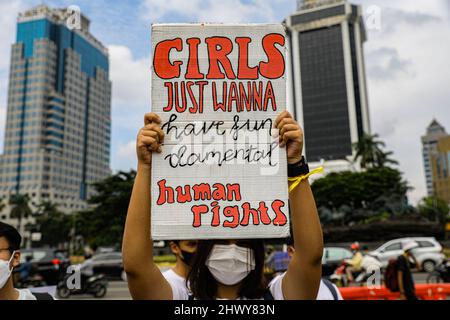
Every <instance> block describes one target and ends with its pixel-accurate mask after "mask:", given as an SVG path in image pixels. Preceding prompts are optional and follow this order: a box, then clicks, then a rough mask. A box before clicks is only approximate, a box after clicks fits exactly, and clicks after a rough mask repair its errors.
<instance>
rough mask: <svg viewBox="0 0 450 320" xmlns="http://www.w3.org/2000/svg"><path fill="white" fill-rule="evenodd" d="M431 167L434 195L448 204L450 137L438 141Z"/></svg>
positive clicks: (449, 192)
mask: <svg viewBox="0 0 450 320" xmlns="http://www.w3.org/2000/svg"><path fill="white" fill-rule="evenodd" d="M431 166H432V172H433V189H434V190H433V191H434V195H435V196H436V197H438V198H440V199H442V200H445V201H447V203H448V204H450V136H446V137H442V138H440V139H439V140H438V142H437V146H436V153H432V154H431Z"/></svg>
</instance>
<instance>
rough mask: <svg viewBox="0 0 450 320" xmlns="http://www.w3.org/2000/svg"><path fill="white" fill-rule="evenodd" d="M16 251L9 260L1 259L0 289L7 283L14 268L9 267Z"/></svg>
mask: <svg viewBox="0 0 450 320" xmlns="http://www.w3.org/2000/svg"><path fill="white" fill-rule="evenodd" d="M15 253H16V252H15V251H14V252H13V253H12V255H11V258H10V259H9V261H6V260H0V289H3V287H4V286H5V285H6V282H7V281H8V279H9V277H10V276H11V273H12V271H13V269H14V268H11V269H10V268H9V265H10V263H11V261H12V260H13V259H14V254H15Z"/></svg>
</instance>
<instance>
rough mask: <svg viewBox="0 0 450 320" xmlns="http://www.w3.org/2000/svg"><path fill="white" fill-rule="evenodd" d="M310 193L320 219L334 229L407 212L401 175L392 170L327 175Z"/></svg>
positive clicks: (404, 182) (381, 169)
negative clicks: (312, 195)
mask: <svg viewBox="0 0 450 320" xmlns="http://www.w3.org/2000/svg"><path fill="white" fill-rule="evenodd" d="M312 189H313V192H314V197H315V199H316V202H317V207H318V208H319V213H320V214H321V217H322V216H323V218H324V221H326V222H327V223H330V224H334V225H348V224H351V223H360V222H361V223H363V222H364V221H366V220H368V219H373V218H374V217H377V216H381V215H383V214H384V215H386V214H388V215H390V216H395V215H403V214H406V213H408V212H410V206H408V201H407V192H408V190H409V188H408V185H407V182H406V181H404V180H403V178H402V174H401V172H399V171H398V170H396V169H392V168H372V169H368V170H367V171H365V172H349V171H347V172H340V173H330V174H329V175H327V176H325V177H324V178H322V179H319V180H316V181H314V183H313V184H312Z"/></svg>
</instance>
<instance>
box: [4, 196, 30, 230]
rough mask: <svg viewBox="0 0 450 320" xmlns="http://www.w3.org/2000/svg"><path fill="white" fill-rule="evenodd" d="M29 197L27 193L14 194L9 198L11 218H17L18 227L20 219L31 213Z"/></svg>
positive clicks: (20, 222)
mask: <svg viewBox="0 0 450 320" xmlns="http://www.w3.org/2000/svg"><path fill="white" fill-rule="evenodd" d="M29 202H30V198H29V197H28V195H22V194H16V195H12V196H11V197H10V198H9V204H10V205H11V213H10V217H11V219H17V221H18V226H17V227H18V229H19V230H20V229H21V226H22V219H26V218H28V217H30V216H31V215H32V212H31V209H30V206H29V205H28V203H29Z"/></svg>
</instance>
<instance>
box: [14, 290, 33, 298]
mask: <svg viewBox="0 0 450 320" xmlns="http://www.w3.org/2000/svg"><path fill="white" fill-rule="evenodd" d="M16 290H17V291H19V299H17V300H37V299H36V297H35V296H33V295H32V294H31V291H30V290H28V289H16Z"/></svg>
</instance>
